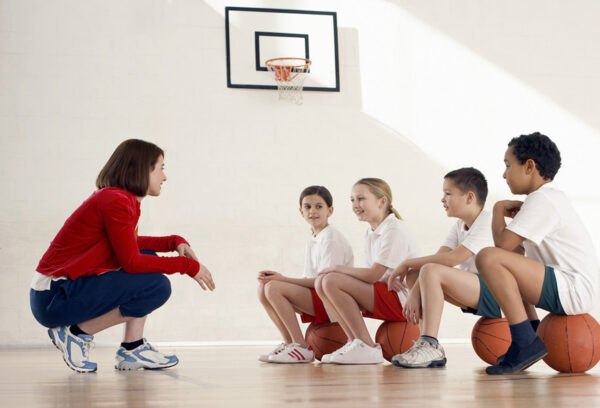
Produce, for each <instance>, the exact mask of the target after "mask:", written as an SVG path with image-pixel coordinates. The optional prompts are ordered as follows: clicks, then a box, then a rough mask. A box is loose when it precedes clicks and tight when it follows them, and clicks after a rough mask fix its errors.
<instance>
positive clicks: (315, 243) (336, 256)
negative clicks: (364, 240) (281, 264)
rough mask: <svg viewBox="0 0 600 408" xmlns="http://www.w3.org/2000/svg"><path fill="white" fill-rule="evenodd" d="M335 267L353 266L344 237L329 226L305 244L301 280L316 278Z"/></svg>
mask: <svg viewBox="0 0 600 408" xmlns="http://www.w3.org/2000/svg"><path fill="white" fill-rule="evenodd" d="M335 265H346V266H354V254H353V253H352V247H351V246H350V244H349V243H348V241H347V240H346V238H344V236H343V235H342V234H341V233H340V232H339V231H338V230H337V229H335V228H333V227H332V226H331V225H328V226H327V227H325V228H324V229H323V230H322V231H321V232H319V234H318V235H317V236H312V234H311V237H310V238H309V240H308V242H307V243H306V257H305V261H304V275H303V276H302V277H303V278H316V277H317V274H318V273H319V272H321V271H322V270H323V269H325V268H328V267H330V266H335Z"/></svg>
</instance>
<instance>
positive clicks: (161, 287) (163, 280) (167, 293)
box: [153, 273, 172, 305]
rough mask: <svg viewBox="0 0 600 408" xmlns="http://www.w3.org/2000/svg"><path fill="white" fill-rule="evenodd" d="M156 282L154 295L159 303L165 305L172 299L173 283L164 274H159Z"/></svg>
mask: <svg viewBox="0 0 600 408" xmlns="http://www.w3.org/2000/svg"><path fill="white" fill-rule="evenodd" d="M156 275H157V277H156V278H155V282H154V286H153V287H154V290H153V294H154V296H155V297H156V300H157V303H160V304H161V305H163V304H164V303H165V302H166V301H167V300H169V298H170V297H171V291H172V290H171V281H170V280H169V278H167V277H166V276H165V275H163V274H162V273H157V274H156Z"/></svg>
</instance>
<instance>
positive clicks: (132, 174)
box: [96, 139, 165, 197]
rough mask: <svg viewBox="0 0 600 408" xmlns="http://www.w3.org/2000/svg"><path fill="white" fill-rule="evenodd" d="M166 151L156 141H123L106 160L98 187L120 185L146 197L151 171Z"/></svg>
mask: <svg viewBox="0 0 600 408" xmlns="http://www.w3.org/2000/svg"><path fill="white" fill-rule="evenodd" d="M164 155H165V152H164V151H163V150H162V149H161V148H160V147H158V146H157V145H155V144H154V143H150V142H145V141H143V140H139V139H129V140H125V141H124V142H123V143H121V144H120V145H119V146H118V147H117V148H116V149H115V151H114V152H113V154H112V156H110V159H108V161H107V162H106V164H105V165H104V167H103V168H102V170H100V174H98V178H97V179H96V187H98V189H101V188H104V187H120V188H122V189H124V190H127V191H129V192H130V193H132V194H134V195H136V196H138V197H144V196H145V195H146V194H147V192H148V183H149V179H150V172H151V171H152V170H154V166H155V165H156V162H157V161H158V158H159V157H160V156H163V157H164Z"/></svg>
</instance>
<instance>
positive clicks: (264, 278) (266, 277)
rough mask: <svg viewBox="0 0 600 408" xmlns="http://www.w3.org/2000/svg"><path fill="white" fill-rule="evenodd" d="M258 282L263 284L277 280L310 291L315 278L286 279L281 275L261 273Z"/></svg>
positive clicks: (271, 272) (268, 272)
mask: <svg viewBox="0 0 600 408" xmlns="http://www.w3.org/2000/svg"><path fill="white" fill-rule="evenodd" d="M258 280H259V281H260V282H262V283H263V284H265V283H267V282H269V281H272V280H278V281H281V282H287V283H293V284H294V285H299V286H304V287H305V288H309V289H312V288H314V287H315V278H288V277H287V276H283V275H282V274H280V273H278V272H274V271H262V272H259V273H258Z"/></svg>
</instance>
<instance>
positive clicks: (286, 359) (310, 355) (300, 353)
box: [269, 343, 315, 364]
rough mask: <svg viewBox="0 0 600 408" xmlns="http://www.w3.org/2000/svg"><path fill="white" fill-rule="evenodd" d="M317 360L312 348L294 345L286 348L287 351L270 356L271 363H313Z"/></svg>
mask: <svg viewBox="0 0 600 408" xmlns="http://www.w3.org/2000/svg"><path fill="white" fill-rule="evenodd" d="M314 359H315V353H314V352H313V351H312V348H311V347H310V346H308V348H305V347H301V346H300V345H299V344H296V343H292V344H290V345H287V346H285V349H284V350H283V351H281V352H280V353H277V354H274V355H272V356H269V363H282V364H294V363H311V362H312V361H313V360H314Z"/></svg>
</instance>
